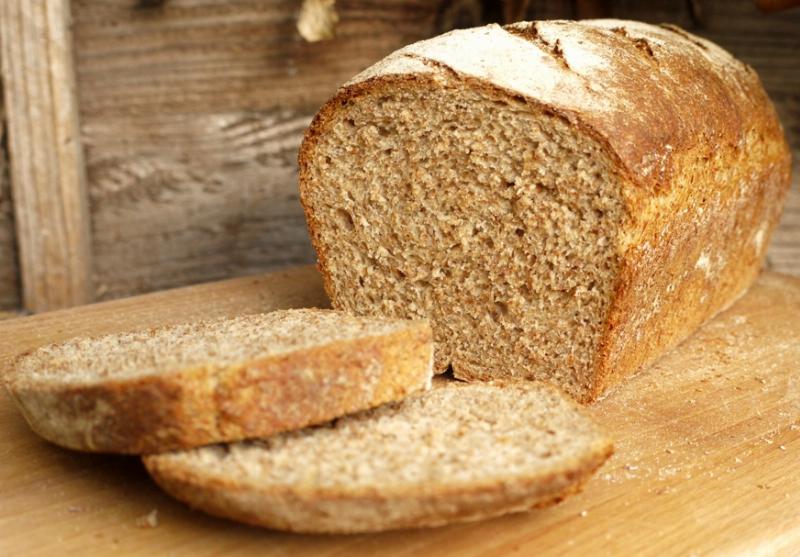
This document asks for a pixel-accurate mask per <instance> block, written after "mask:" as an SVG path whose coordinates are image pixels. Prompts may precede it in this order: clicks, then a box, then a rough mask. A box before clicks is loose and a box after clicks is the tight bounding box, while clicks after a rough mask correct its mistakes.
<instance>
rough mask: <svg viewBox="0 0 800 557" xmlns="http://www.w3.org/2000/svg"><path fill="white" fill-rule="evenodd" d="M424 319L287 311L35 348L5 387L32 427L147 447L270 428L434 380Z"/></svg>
mask: <svg viewBox="0 0 800 557" xmlns="http://www.w3.org/2000/svg"><path fill="white" fill-rule="evenodd" d="M432 359H433V347H432V340H431V331H430V327H429V325H428V324H427V323H426V322H424V321H403V320H394V319H381V318H359V317H353V316H350V315H347V314H344V313H341V312H336V311H330V310H318V309H305V310H286V311H277V312H274V313H268V314H258V315H248V316H241V317H235V318H230V319H220V320H215V321H206V322H198V323H192V324H185V325H176V326H169V327H163V328H158V329H152V330H147V331H140V332H131V333H122V334H115V335H109V336H104V337H98V338H85V339H75V340H71V341H68V342H64V343H61V344H55V345H50V346H45V347H42V348H38V349H36V350H34V351H32V352H30V353H28V354H25V355H23V356H22V357H20V359H18V361H17V364H16V367H15V369H14V370H13V372H12V373H11V374H10V376H9V377H8V378H7V379H8V380H7V387H8V389H9V391H10V392H11V394H12V395H13V397H14V398H15V399H16V401H17V403H18V404H19V407H20V408H21V410H22V412H23V414H24V415H25V418H26V419H27V420H28V423H30V425H31V427H32V428H33V430H34V431H36V432H37V433H38V434H39V435H41V436H42V437H44V438H45V439H47V440H49V441H52V442H53V443H56V444H58V445H62V446H64V447H68V448H71V449H78V450H84V451H102V452H121V453H150V452H161V451H166V450H170V449H176V448H187V447H193V446H198V445H204V444H209V443H218V442H222V441H232V440H238V439H244V438H248V437H259V436H265V435H271V434H274V433H276V432H280V431H286V430H290V429H297V428H302V427H305V426H308V425H310V424H315V423H320V422H324V421H327V420H331V419H333V418H335V417H337V416H340V415H342V414H346V413H348V412H354V411H358V410H363V409H366V408H371V407H374V406H377V405H379V404H382V403H385V402H388V401H392V400H397V399H400V398H402V397H404V396H406V395H407V394H408V393H410V392H413V391H416V390H419V389H423V388H425V387H426V386H428V385H429V384H430V379H431V365H432Z"/></svg>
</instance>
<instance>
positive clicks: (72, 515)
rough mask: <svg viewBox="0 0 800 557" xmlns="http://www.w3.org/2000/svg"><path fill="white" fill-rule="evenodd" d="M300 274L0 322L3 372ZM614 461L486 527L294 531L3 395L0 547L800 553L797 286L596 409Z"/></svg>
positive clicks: (743, 307) (770, 277) (246, 302)
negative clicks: (59, 427) (65, 431)
mask: <svg viewBox="0 0 800 557" xmlns="http://www.w3.org/2000/svg"><path fill="white" fill-rule="evenodd" d="M326 303H327V301H326V298H325V295H324V293H323V291H322V288H321V284H320V281H319V278H318V276H317V274H316V272H315V271H314V270H313V269H312V268H310V267H304V268H298V269H293V270H290V271H286V272H281V273H274V274H271V275H266V276H262V277H254V278H243V279H235V280H230V281H225V282H219V283H212V284H207V285H201V286H195V287H190V288H184V289H179V290H174V291H170V292H161V293H157V294H151V295H147V296H141V297H138V298H131V299H126V300H119V301H115V302H108V303H103V304H96V305H92V306H86V307H82V308H78V309H74V310H68V311H61V312H54V313H50V314H42V315H37V316H34V317H27V318H21V319H16V320H11V321H5V322H0V339H2V344H1V345H0V366H3V367H5V366H6V365H7V363H8V361H9V358H11V357H12V356H13V355H14V354H16V353H18V352H20V351H22V350H24V349H27V348H30V347H32V346H36V345H39V344H42V343H45V342H50V341H53V340H58V339H63V338H67V337H70V336H74V335H79V334H96V333H101V332H108V331H116V330H122V329H125V328H130V327H140V326H151V325H156V324H162V323H167V322H178V321H183V320H186V319H190V318H196V317H201V316H202V317H210V316H216V315H222V314H233V313H241V312H255V311H263V310H269V309H275V308H278V307H290V306H302V305H325V304H326ZM591 411H592V413H593V414H594V415H595V416H596V418H597V419H598V420H599V421H600V422H601V423H603V424H605V427H606V428H607V429H608V431H609V432H610V433H611V435H612V436H613V437H614V439H615V440H616V454H615V455H614V457H613V458H612V459H611V460H610V461H609V462H608V463H606V465H605V466H604V467H603V468H602V469H601V470H600V472H599V473H598V475H597V476H596V477H595V478H594V479H593V480H591V481H590V482H589V484H588V485H587V486H586V489H585V491H584V492H583V493H582V494H580V495H578V496H575V497H572V498H570V499H568V500H567V501H566V502H564V503H562V504H561V505H559V506H557V507H554V508H550V509H545V510H539V511H534V512H531V513H526V514H518V515H513V516H508V517H504V518H499V519H494V520H489V521H486V522H481V523H475V524H467V525H458V526H452V527H447V528H439V529H434V530H420V531H403V532H393V533H387V534H380V535H362V536H301V535H292V534H282V533H277V532H271V531H267V530H260V529H256V528H250V527H246V526H240V525H237V524H234V523H232V522H227V521H224V520H218V519H214V518H211V517H207V516H205V515H202V514H200V513H198V512H193V511H190V510H189V509H187V508H185V507H184V506H183V505H182V504H180V503H177V502H174V501H172V500H170V499H169V498H168V497H167V496H165V495H163V494H162V493H161V492H159V490H158V489H157V488H156V487H155V486H154V485H153V484H152V483H151V482H150V481H149V479H148V478H147V476H146V474H145V472H144V470H143V468H142V466H141V464H140V463H139V461H138V460H137V459H136V458H133V457H114V456H93V455H85V454H78V453H72V452H68V451H65V450H62V449H59V448H57V447H55V446H52V445H49V444H47V443H46V442H44V441H42V440H40V439H38V438H37V437H36V436H35V435H34V434H33V433H31V432H30V430H29V429H28V427H27V426H26V424H25V422H24V421H23V420H22V418H21V417H20V416H19V414H18V413H17V412H16V410H15V408H14V406H13V404H12V402H11V401H10V399H9V398H8V396H7V395H6V394H5V393H3V394H2V395H0V555H3V556H11V555H67V554H75V555H107V554H111V553H112V552H113V553H118V554H137V555H138V554H141V555H148V556H153V555H176V556H180V555H187V556H192V557H197V556H202V555H223V554H224V555H259V556H270V555H275V556H277V555H281V556H283V555H291V556H304V555H309V556H311V555H313V556H335V555H336V556H339V555H341V556H351V555H360V554H372V553H380V554H381V555H407V556H417V555H427V554H436V555H444V556H448V555H459V556H461V555H464V556H469V555H491V556H494V555H506V554H517V555H530V554H537V555H573V554H574V555H659V556H660V555H787V556H789V555H794V556H796V555H800V279H798V278H791V277H787V276H781V275H776V274H764V275H763V276H762V277H761V279H760V280H759V281H758V283H757V284H756V286H755V287H753V289H752V290H751V291H750V292H749V293H748V294H747V295H746V296H744V297H743V298H742V299H741V300H739V301H738V302H737V303H736V304H735V305H734V306H733V307H732V308H731V309H729V310H728V311H726V312H724V313H722V314H721V315H719V316H718V317H717V318H716V319H714V320H713V321H712V322H710V323H709V324H708V325H706V326H705V327H704V328H703V329H702V330H701V331H700V332H698V333H697V334H696V335H695V336H694V337H693V338H691V339H690V340H689V341H687V342H685V343H684V344H683V345H681V346H679V347H678V348H677V349H676V350H674V351H673V352H672V353H671V354H669V355H668V356H666V357H664V358H663V359H662V360H661V361H660V362H659V363H658V364H657V365H655V366H654V367H653V368H652V369H650V370H648V371H646V372H643V373H641V374H639V375H638V376H636V377H634V378H633V379H631V380H629V381H627V382H626V383H625V384H623V385H621V386H619V387H618V388H617V389H616V390H615V391H614V392H612V393H610V394H609V395H608V396H607V397H606V398H605V399H604V400H602V401H600V402H599V403H597V404H596V405H595V406H594V407H592V409H591Z"/></svg>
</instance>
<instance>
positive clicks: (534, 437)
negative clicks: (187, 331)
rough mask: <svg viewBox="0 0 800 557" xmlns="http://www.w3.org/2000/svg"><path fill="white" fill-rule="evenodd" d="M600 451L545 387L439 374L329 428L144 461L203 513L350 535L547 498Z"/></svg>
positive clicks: (470, 516) (574, 479)
mask: <svg viewBox="0 0 800 557" xmlns="http://www.w3.org/2000/svg"><path fill="white" fill-rule="evenodd" d="M610 451H611V446H610V443H609V442H608V440H607V439H606V438H605V437H603V435H602V434H601V433H600V432H599V430H598V428H597V427H596V426H595V425H594V424H593V423H592V422H591V421H590V420H589V419H588V418H586V417H584V416H583V415H582V414H581V412H580V411H579V409H577V408H576V407H575V406H574V405H573V404H572V403H571V402H568V401H567V400H565V398H564V396H563V395H562V394H561V393H559V392H558V391H556V390H555V389H553V388H551V387H547V386H544V385H538V384H534V385H527V386H522V385H516V386H514V385H506V386H497V385H492V384H472V385H464V384H459V383H455V382H447V385H446V386H442V387H438V388H434V389H432V390H431V391H428V392H426V393H423V394H417V395H413V396H411V397H409V398H407V399H405V400H403V401H401V402H397V403H392V404H389V405H385V406H382V407H380V408H377V409H374V410H370V411H366V412H362V413H359V414H355V415H352V416H346V417H343V418H340V419H338V420H336V421H335V422H333V423H331V424H328V425H324V426H319V427H314V428H309V429H305V430H302V431H296V432H291V433H286V434H281V435H277V436H274V437H270V438H267V439H263V440H256V441H247V442H242V443H235V444H230V445H216V446H210V447H203V448H199V449H194V450H190V451H181V452H173V453H168V454H163V455H153V456H149V457H146V458H145V463H146V465H147V467H148V469H149V470H150V472H151V473H152V474H153V476H154V477H155V479H156V480H157V481H158V482H159V483H160V484H161V485H162V486H163V487H164V488H165V489H166V490H167V491H168V492H170V493H172V494H173V495H175V496H176V497H178V498H180V499H183V500H185V501H188V502H189V503H190V504H191V505H193V506H196V507H198V508H200V509H203V510H206V511H209V512H211V513H213V514H219V515H222V516H228V517H231V518H235V519H238V520H243V521H245V522H249V523H253V524H260V525H263V526H268V527H272V528H279V529H288V530H295V531H330V532H334V531H343V532H355V531H371V530H384V529H392V528H404V527H415V526H434V525H440V524H445V523H448V522H458V521H465V520H475V519H478V518H483V517H488V516H495V515H499V514H503V513H506V512H512V511H520V510H526V509H529V508H531V507H534V506H536V505H539V504H543V503H547V502H553V501H555V500H557V499H559V498H560V497H562V496H564V495H566V494H567V493H570V492H572V491H574V490H576V489H577V488H578V487H579V486H580V484H582V483H583V481H585V480H586V479H587V478H588V476H589V475H590V474H591V473H592V472H593V471H594V470H595V469H596V468H598V467H599V466H600V465H601V464H602V462H603V461H604V460H605V459H606V458H607V457H608V455H609V454H610Z"/></svg>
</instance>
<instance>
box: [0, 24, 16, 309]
mask: <svg viewBox="0 0 800 557" xmlns="http://www.w3.org/2000/svg"><path fill="white" fill-rule="evenodd" d="M2 40H3V38H2V37H0V49H1V48H2ZM0 84H2V81H1V80H0ZM0 91H2V88H1V87H0ZM6 145H7V143H6V115H5V106H4V104H3V96H2V94H0V311H2V310H5V309H14V308H18V307H19V306H20V291H19V268H18V267H17V242H16V237H15V234H14V209H13V206H12V203H11V181H10V179H9V176H8V151H7V149H6Z"/></svg>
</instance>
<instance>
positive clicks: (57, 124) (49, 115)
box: [0, 0, 93, 312]
mask: <svg viewBox="0 0 800 557" xmlns="http://www.w3.org/2000/svg"><path fill="white" fill-rule="evenodd" d="M70 2H71V0H39V1H37V2H30V1H29V0H3V2H2V3H0V34H1V35H2V36H3V42H2V51H1V52H0V53H1V54H2V74H3V79H4V85H5V88H4V95H5V96H4V100H5V104H6V107H7V110H6V115H5V116H6V120H7V122H8V126H9V130H12V131H11V133H9V135H8V139H7V145H8V152H9V154H10V164H9V169H10V173H9V175H10V176H11V192H12V200H13V206H14V220H15V224H16V243H17V254H18V264H19V268H20V274H21V276H20V278H21V283H22V297H23V302H24V305H25V307H26V308H28V309H30V310H32V311H37V312H39V311H48V310H53V309H60V308H63V307H71V306H76V305H81V304H86V303H88V302H90V301H92V298H93V292H92V291H93V288H92V286H91V274H92V262H91V242H90V239H89V234H90V233H89V227H90V217H89V207H88V203H87V197H86V165H85V164H84V160H83V150H82V148H81V144H80V128H79V124H78V112H77V109H78V107H77V99H76V91H75V71H74V69H73V56H72V36H71V33H70V30H71V26H70V7H71V3H70Z"/></svg>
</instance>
